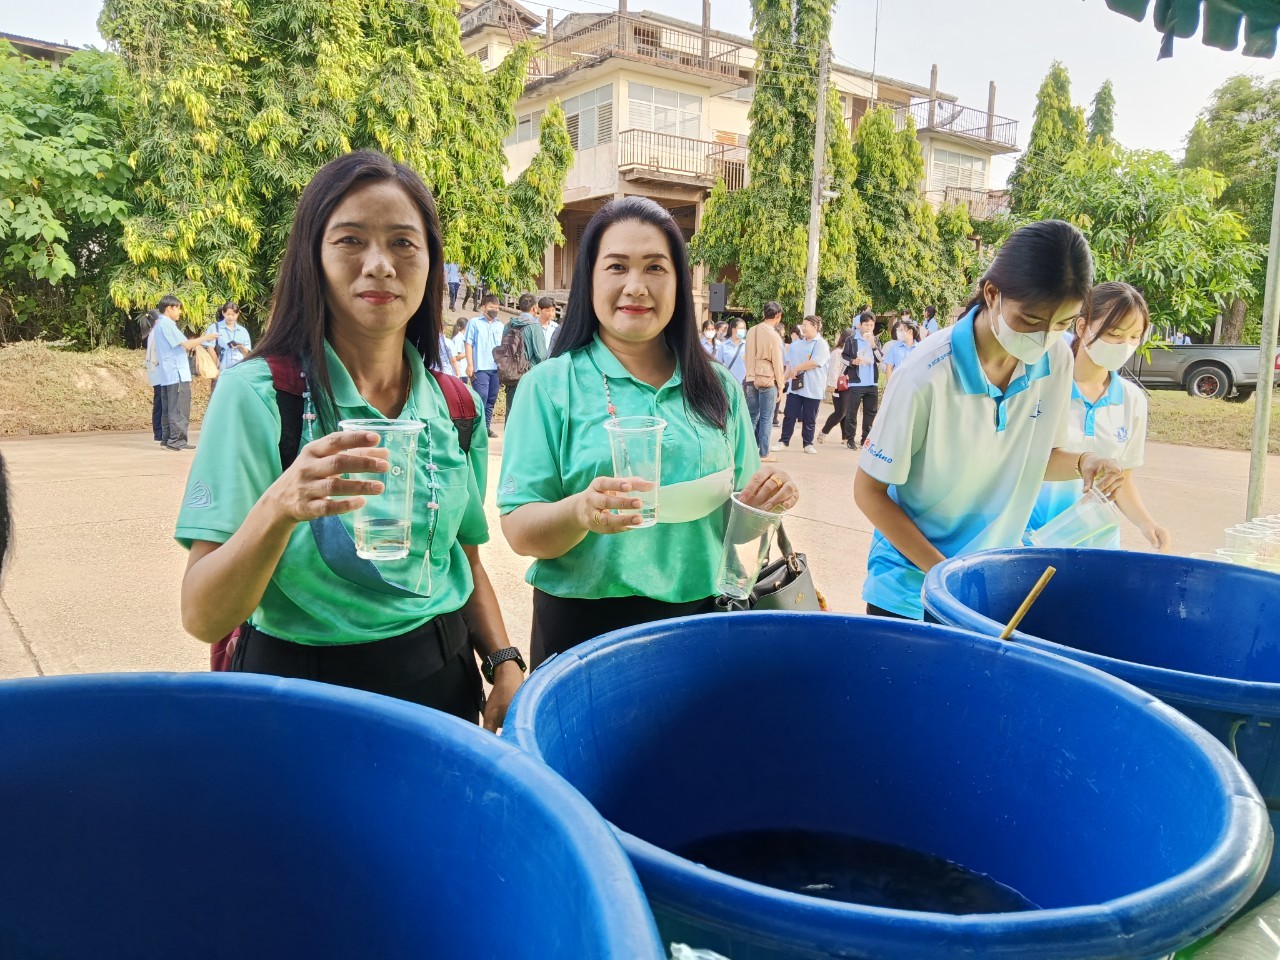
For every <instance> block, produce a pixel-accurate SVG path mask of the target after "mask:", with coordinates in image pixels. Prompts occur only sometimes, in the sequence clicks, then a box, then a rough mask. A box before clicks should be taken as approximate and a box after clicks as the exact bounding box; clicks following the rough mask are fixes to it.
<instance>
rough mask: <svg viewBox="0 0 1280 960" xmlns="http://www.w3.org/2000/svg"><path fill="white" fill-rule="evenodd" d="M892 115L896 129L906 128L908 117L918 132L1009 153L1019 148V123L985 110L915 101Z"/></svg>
mask: <svg viewBox="0 0 1280 960" xmlns="http://www.w3.org/2000/svg"><path fill="white" fill-rule="evenodd" d="M893 115H894V119H895V120H896V121H897V125H898V129H899V130H902V129H903V128H905V127H906V125H907V117H911V119H912V120H913V121H915V125H916V129H917V130H929V131H932V132H934V133H951V134H955V135H956V136H960V137H969V138H971V139H973V140H982V141H985V142H986V143H991V144H998V145H999V146H1002V147H1007V148H1008V149H1010V150H1016V149H1018V121H1017V120H1010V119H1009V118H1008V117H1000V116H997V115H996V114H994V113H987V112H986V111H985V110H975V109H974V108H973V107H962V106H960V105H959V104H956V103H951V102H950V101H948V100H917V101H916V102H915V103H913V104H911V105H910V106H905V107H898V108H896V109H895V110H894V111H893Z"/></svg>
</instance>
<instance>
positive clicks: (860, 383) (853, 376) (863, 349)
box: [847, 330, 876, 387]
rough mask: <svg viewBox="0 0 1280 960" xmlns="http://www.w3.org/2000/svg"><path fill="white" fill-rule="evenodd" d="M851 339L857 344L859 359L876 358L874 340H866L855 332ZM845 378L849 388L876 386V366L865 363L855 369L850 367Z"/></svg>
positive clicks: (858, 332)
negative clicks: (847, 380)
mask: <svg viewBox="0 0 1280 960" xmlns="http://www.w3.org/2000/svg"><path fill="white" fill-rule="evenodd" d="M853 339H854V340H855V341H856V342H857V344H858V353H857V355H858V356H859V357H868V358H870V359H872V360H874V359H875V358H876V343H875V340H874V339H871V340H868V339H866V338H865V337H863V335H862V333H861V332H860V331H857V330H855V331H854V333H853ZM847 376H848V377H849V386H851V387H874V386H875V385H876V365H875V364H874V363H865V364H859V365H858V366H856V367H854V366H851V367H849V373H848V374H847Z"/></svg>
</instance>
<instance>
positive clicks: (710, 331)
mask: <svg viewBox="0 0 1280 960" xmlns="http://www.w3.org/2000/svg"><path fill="white" fill-rule="evenodd" d="M698 345H699V346H700V347H702V349H703V350H704V351H705V352H706V354H707V356H708V357H711V359H713V360H714V359H715V356H716V347H718V346H719V345H720V344H719V341H718V340H717V339H716V322H715V321H714V320H706V321H704V322H703V324H702V339H701V340H700V341H699V342H698Z"/></svg>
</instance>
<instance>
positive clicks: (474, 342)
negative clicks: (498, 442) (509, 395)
mask: <svg viewBox="0 0 1280 960" xmlns="http://www.w3.org/2000/svg"><path fill="white" fill-rule="evenodd" d="M480 314H481V315H480V316H478V317H472V318H471V320H470V321H469V322H468V323H467V334H466V348H467V369H468V370H470V371H471V385H472V386H473V387H475V390H476V393H478V394H480V399H481V400H482V401H484V424H485V427H486V429H487V430H488V433H489V438H490V439H493V438H494V437H496V436H497V434H496V433H494V432H493V407H494V404H496V403H497V402H498V385H499V383H500V382H501V381H500V380H499V378H498V362H497V361H496V360H494V359H493V351H494V348H495V347H497V346H499V345H500V344H501V343H502V334H503V332H504V331H505V330H506V326H505V324H503V322H502V321H501V320H499V319H498V298H497V297H495V296H494V295H493V294H491V293H490V294H486V295H485V297H484V299H483V300H481V301H480Z"/></svg>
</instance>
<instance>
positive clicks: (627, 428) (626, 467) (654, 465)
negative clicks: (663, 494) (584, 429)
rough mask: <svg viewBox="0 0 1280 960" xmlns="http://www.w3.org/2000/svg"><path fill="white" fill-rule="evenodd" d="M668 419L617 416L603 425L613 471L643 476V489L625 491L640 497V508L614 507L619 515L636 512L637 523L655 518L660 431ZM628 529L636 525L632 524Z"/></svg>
mask: <svg viewBox="0 0 1280 960" xmlns="http://www.w3.org/2000/svg"><path fill="white" fill-rule="evenodd" d="M666 425H667V421H665V420H662V419H660V418H658V417H617V418H615V419H613V420H610V421H608V422H607V423H606V424H605V425H604V428H605V430H607V431H608V432H609V446H610V448H611V449H612V450H613V475H614V476H615V477H620V478H629V479H636V480H643V481H645V484H646V489H643V490H632V491H630V493H629V494H628V495H629V496H633V497H634V498H635V499H637V500H639V501H640V509H639V510H617V511H615V512H616V513H618V514H621V515H627V514H633V513H639V514H640V517H641V522H640V523H639V524H638V525H637V526H639V527H652V526H653V525H654V524H655V523H657V522H658V486H659V484H661V483H662V431H663V428H665V427H666ZM631 529H633V530H634V529H636V527H632V528H631Z"/></svg>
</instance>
